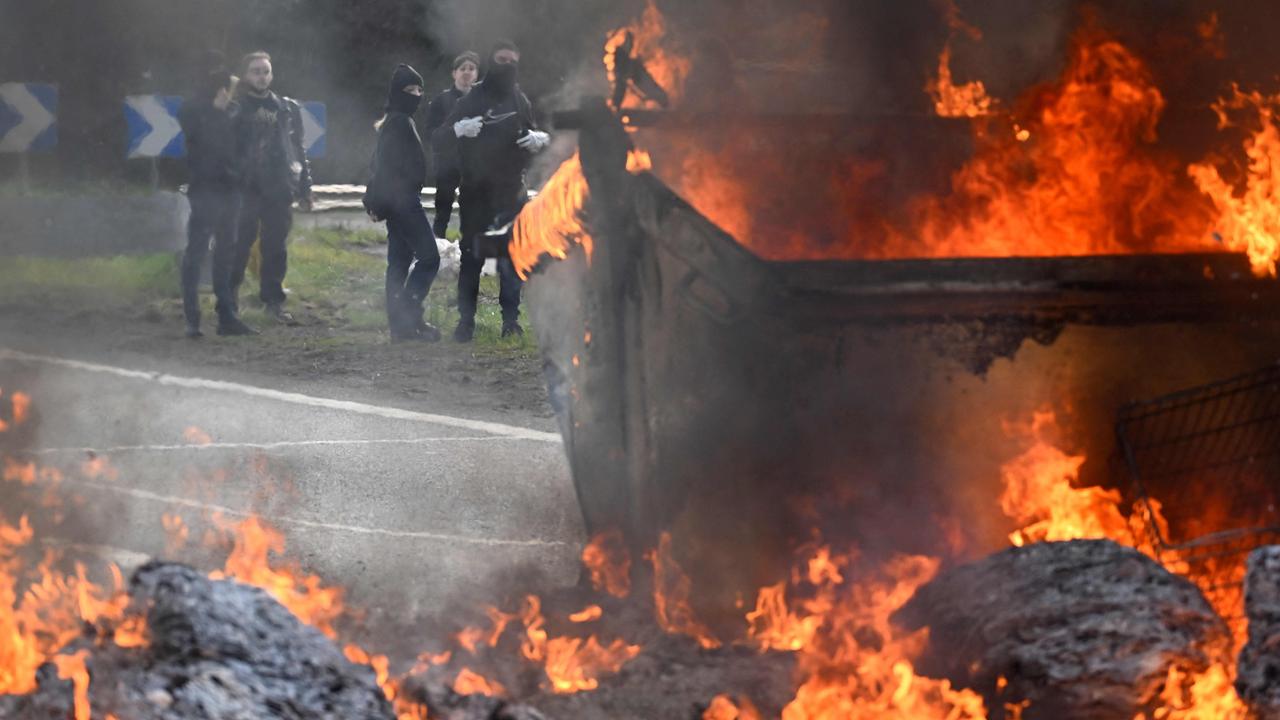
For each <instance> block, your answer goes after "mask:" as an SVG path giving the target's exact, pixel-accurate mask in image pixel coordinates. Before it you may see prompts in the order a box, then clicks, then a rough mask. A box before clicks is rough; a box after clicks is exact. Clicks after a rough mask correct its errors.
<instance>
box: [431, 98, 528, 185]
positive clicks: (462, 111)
mask: <svg viewBox="0 0 1280 720" xmlns="http://www.w3.org/2000/svg"><path fill="white" fill-rule="evenodd" d="M476 116H480V117H483V118H484V128H483V129H482V130H481V131H480V134H479V135H478V136H476V137H474V138H468V137H464V138H459V137H457V136H456V135H455V134H454V132H453V124H454V123H455V122H457V121H459V120H461V119H463V118H469V117H476ZM537 129H538V125H537V122H536V120H535V119H534V117H533V106H532V105H531V104H530V103H529V98H527V97H525V95H524V93H523V92H521V91H520V87H519V86H516V87H515V88H514V90H513V91H512V92H509V93H494V92H488V91H486V90H485V87H484V83H483V82H480V83H476V85H475V86H474V87H472V88H471V92H469V93H467V94H466V95H464V96H463V97H462V98H461V99H459V100H458V102H457V104H455V105H454V107H453V112H452V113H450V115H449V117H448V118H446V119H445V121H444V124H443V125H441V126H440V127H439V128H438V129H436V131H435V132H434V133H432V135H431V142H432V144H433V145H434V144H435V143H436V142H440V143H442V144H445V145H449V144H452V145H453V146H456V147H457V149H458V155H459V158H460V161H461V164H460V167H461V169H462V185H463V187H466V186H468V185H473V186H474V185H478V184H486V183H494V182H497V183H512V182H519V181H520V180H521V179H522V178H523V176H524V171H525V168H527V167H528V166H529V162H530V160H531V159H532V157H533V156H532V155H531V154H530V153H529V152H528V151H526V150H523V149H521V148H520V146H519V145H516V140H517V139H518V138H520V137H521V136H523V135H524V134H525V133H526V132H528V131H530V130H537Z"/></svg>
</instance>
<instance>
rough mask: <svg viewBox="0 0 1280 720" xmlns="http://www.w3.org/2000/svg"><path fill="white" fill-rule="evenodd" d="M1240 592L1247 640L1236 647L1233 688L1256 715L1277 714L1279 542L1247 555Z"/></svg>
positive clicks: (1279, 695) (1279, 697)
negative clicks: (1237, 659) (1238, 652)
mask: <svg viewBox="0 0 1280 720" xmlns="http://www.w3.org/2000/svg"><path fill="white" fill-rule="evenodd" d="M1244 593H1245V595H1244V598H1245V612H1246V614H1247V615H1248V618H1249V641H1248V643H1246V644H1245V646H1244V648H1243V649H1242V650H1241V651H1240V659H1239V664H1238V666H1237V670H1236V692H1238V693H1239V694H1240V698H1241V699H1243V700H1244V701H1245V702H1246V703H1248V704H1249V705H1250V707H1252V708H1253V709H1254V711H1255V712H1257V713H1258V716H1259V717H1264V718H1274V717H1280V545H1271V546H1268V547H1262V548H1258V549H1257V550H1254V551H1253V553H1251V554H1250V555H1249V564H1248V572H1247V573H1246V575H1245V585H1244Z"/></svg>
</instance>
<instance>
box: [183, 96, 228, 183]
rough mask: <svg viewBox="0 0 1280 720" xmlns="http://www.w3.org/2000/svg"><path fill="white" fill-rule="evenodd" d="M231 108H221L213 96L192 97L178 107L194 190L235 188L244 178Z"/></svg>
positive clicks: (189, 180) (189, 173)
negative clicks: (215, 104)
mask: <svg viewBox="0 0 1280 720" xmlns="http://www.w3.org/2000/svg"><path fill="white" fill-rule="evenodd" d="M230 110H231V108H227V109H226V110H219V109H218V108H216V107H214V105H213V103H212V102H211V101H209V100H203V101H201V100H192V101H190V102H184V103H183V104H182V108H181V109H180V110H179V111H178V124H180V125H181V126H182V136H183V139H184V141H185V142H186V145H187V171H188V175H189V177H188V182H189V183H190V185H191V190H193V191H201V190H233V189H235V188H236V186H237V183H238V182H239V180H240V167H239V158H238V157H237V155H236V141H235V134H234V133H233V130H232V118H231V113H230Z"/></svg>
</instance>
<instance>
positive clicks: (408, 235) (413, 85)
mask: <svg viewBox="0 0 1280 720" xmlns="http://www.w3.org/2000/svg"><path fill="white" fill-rule="evenodd" d="M421 102H422V76H421V75H419V74H418V73H417V71H415V70H414V69H413V68H411V67H409V66H408V65H403V64H401V65H397V66H396V69H395V71H394V72H392V73H391V84H390V86H389V87H388V88H387V102H386V105H385V106H384V109H385V110H386V115H384V116H383V117H382V119H381V120H379V121H378V122H377V124H376V125H375V127H377V128H378V147H377V150H376V151H375V152H374V156H373V163H372V164H373V177H372V178H370V180H369V185H368V187H367V188H366V189H365V194H364V207H365V210H366V211H367V212H368V213H369V217H370V218H372V219H373V220H374V221H377V222H381V221H383V220H385V221H386V223H387V281H386V302H387V323H388V326H389V328H390V331H391V339H392V340H393V341H400V340H426V341H429V342H432V341H435V340H439V339H440V331H439V330H436V329H435V328H434V327H432V326H430V325H428V324H427V323H426V322H425V321H423V319H422V311H423V303H424V302H425V301H426V299H427V292H428V291H430V290H431V283H432V282H433V281H434V280H435V277H436V272H437V271H438V270H439V269H440V251H439V250H438V249H437V248H436V240H435V235H433V234H432V232H431V224H430V223H429V222H427V213H426V211H425V210H423V208H422V200H421V194H422V185H423V182H424V181H425V180H426V175H427V163H426V158H425V157H423V154H422V140H421V139H420V138H419V137H418V128H417V127H416V126H415V125H414V123H413V113H414V112H415V111H416V110H417V109H418V105H419V103H421ZM410 266H412V271H411V270H410Z"/></svg>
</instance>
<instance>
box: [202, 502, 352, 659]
mask: <svg viewBox="0 0 1280 720" xmlns="http://www.w3.org/2000/svg"><path fill="white" fill-rule="evenodd" d="M214 519H215V521H217V522H218V523H219V524H221V525H222V527H223V529H224V530H228V531H230V532H231V535H232V537H233V546H232V549H231V553H230V555H228V556H227V561H226V564H225V566H224V567H223V569H222V570H221V571H214V572H212V573H209V577H211V578H213V579H215V580H217V579H221V578H231V579H233V580H238V581H240V582H242V583H245V584H247V585H256V586H257V587H260V588H262V589H263V590H266V591H267V592H268V593H270V594H271V596H272V597H274V598H275V599H276V600H277V601H279V603H280V604H281V605H284V606H285V607H286V608H288V609H289V611H290V612H292V613H293V614H294V615H297V616H298V618H299V619H300V620H302V621H303V622H305V623H307V624H308V625H314V626H315V627H316V628H317V629H319V630H320V631H321V632H323V633H324V634H325V635H327V636H329V637H330V638H333V637H336V636H337V632H336V631H335V630H334V628H333V622H334V621H335V620H337V619H338V618H339V617H340V616H341V615H342V613H343V604H342V589H341V588H338V587H325V586H324V584H323V581H322V580H321V579H320V577H318V576H316V575H311V574H308V573H304V572H302V571H301V570H299V569H298V568H297V567H293V566H285V565H281V564H280V563H281V562H283V557H284V545H285V543H284V535H283V534H282V533H281V532H280V531H278V530H276V529H274V528H272V527H269V526H267V525H266V524H265V523H263V522H262V520H260V519H259V518H258V517H257V516H250V517H248V518H246V519H244V520H243V521H241V522H239V523H230V522H228V521H226V520H222V519H221V518H216V517H215V518H214ZM272 556H275V557H276V558H277V563H276V565H274V566H273V564H272V561H271V558H272Z"/></svg>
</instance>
